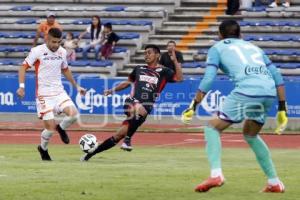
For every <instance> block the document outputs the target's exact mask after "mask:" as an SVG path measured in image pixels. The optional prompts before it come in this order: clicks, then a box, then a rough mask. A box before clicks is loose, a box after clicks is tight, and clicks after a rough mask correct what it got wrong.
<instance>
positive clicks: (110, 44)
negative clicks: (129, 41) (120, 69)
mask: <svg viewBox="0 0 300 200" xmlns="http://www.w3.org/2000/svg"><path fill="white" fill-rule="evenodd" d="M119 39H120V38H119V36H118V35H117V34H116V33H115V32H113V30H112V25H111V23H106V24H105V25H104V41H103V47H102V49H101V59H102V60H105V59H108V57H109V56H111V54H112V52H113V50H114V48H115V45H116V44H117V42H118V41H119Z"/></svg>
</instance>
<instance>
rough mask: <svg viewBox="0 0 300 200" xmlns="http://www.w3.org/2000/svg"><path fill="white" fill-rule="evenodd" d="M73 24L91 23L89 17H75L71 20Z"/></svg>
mask: <svg viewBox="0 0 300 200" xmlns="http://www.w3.org/2000/svg"><path fill="white" fill-rule="evenodd" d="M72 23H73V24H76V25H80V24H91V23H92V20H91V19H76V20H74V21H73V22H72Z"/></svg>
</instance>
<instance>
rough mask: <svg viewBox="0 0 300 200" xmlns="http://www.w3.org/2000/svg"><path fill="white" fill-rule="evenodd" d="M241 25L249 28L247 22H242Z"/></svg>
mask: <svg viewBox="0 0 300 200" xmlns="http://www.w3.org/2000/svg"><path fill="white" fill-rule="evenodd" d="M239 24H240V26H248V22H247V21H240V22H239Z"/></svg>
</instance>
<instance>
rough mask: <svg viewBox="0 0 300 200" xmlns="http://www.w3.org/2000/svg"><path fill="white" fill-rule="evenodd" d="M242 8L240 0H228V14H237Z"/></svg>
mask: <svg viewBox="0 0 300 200" xmlns="http://www.w3.org/2000/svg"><path fill="white" fill-rule="evenodd" d="M239 9H240V0H227V10H226V15H235V14H237V13H238V11H239Z"/></svg>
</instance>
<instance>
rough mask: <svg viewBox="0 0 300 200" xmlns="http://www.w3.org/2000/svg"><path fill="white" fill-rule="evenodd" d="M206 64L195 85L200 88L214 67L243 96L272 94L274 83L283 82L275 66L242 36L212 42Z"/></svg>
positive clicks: (210, 78)
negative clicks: (203, 73) (201, 77)
mask: <svg viewBox="0 0 300 200" xmlns="http://www.w3.org/2000/svg"><path fill="white" fill-rule="evenodd" d="M206 65H207V66H206V71H205V75H204V77H203V79H202V81H201V83H200V85H199V90H201V91H202V92H208V90H209V89H210V87H211V84H212V82H213V80H214V79H215V77H216V75H217V70H218V69H220V70H221V71H223V72H224V73H225V74H226V75H228V77H229V78H230V80H232V81H233V82H234V84H235V88H234V90H233V92H234V93H238V94H242V95H246V96H254V97H260V96H261V97H268V96H270V97H275V96H276V86H280V85H282V84H283V79H282V76H281V74H280V72H279V70H278V69H277V68H276V66H275V65H274V64H272V62H271V61H270V60H269V58H268V57H267V56H266V55H265V53H264V52H263V51H262V50H261V49H260V48H258V47H257V46H255V45H253V44H251V43H250V42H247V41H244V40H242V39H235V38H229V39H224V40H221V41H219V42H218V43H216V44H215V45H213V46H212V47H211V48H210V49H209V51H208V55H207V60H206Z"/></svg>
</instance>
